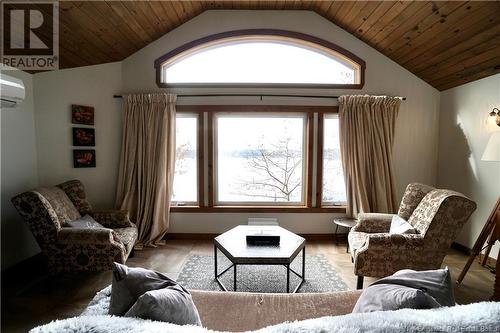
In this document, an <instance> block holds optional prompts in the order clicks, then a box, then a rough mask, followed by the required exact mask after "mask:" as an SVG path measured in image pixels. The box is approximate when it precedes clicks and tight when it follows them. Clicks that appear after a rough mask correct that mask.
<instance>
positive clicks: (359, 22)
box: [59, 0, 500, 90]
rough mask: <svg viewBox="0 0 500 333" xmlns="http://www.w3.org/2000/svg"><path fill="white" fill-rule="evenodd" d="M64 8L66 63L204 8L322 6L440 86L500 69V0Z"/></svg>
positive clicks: (118, 51)
mask: <svg viewBox="0 0 500 333" xmlns="http://www.w3.org/2000/svg"><path fill="white" fill-rule="evenodd" d="M60 9H61V10H60V14H59V16H60V64H61V67H62V68H69V67H78V66H85V65H91V64H99V63H105V62H111V61H118V60H122V59H124V58H126V57H127V56H129V55H131V54H132V53H134V52H136V51H137V50H139V49H141V48H142V47H144V46H146V45H147V44H148V43H151V42H152V41H154V40H156V39H157V38H159V37H161V36H162V35H164V34H165V33H167V32H169V31H171V30H172V29H174V28H176V27H177V26H179V25H181V24H183V23H185V22H186V21H188V20H190V19H191V18H193V17H195V16H197V15H198V14H200V13H202V12H203V11H205V10H209V9H260V10H262V9H275V10H276V9H278V10H280V9H287V10H312V11H315V12H316V13H318V14H319V15H321V16H323V17H325V18H326V19H328V20H330V21H331V22H333V23H335V24H337V25H338V26H340V27H342V28H344V29H345V30H347V31H348V32H350V33H352V34H353V35H355V36H356V37H358V38H359V39H361V40H362V41H364V42H366V43H367V44H369V45H371V46H372V47H374V48H376V49H377V50H379V51H380V52H381V53H383V54H385V55H386V56H388V57H389V58H391V59H392V60H394V61H395V62H397V63H399V64H400V65H402V66H403V67H405V68H406V69H408V70H409V71H411V72H412V73H414V74H415V75H417V76H419V77H420V78H422V79H423V80H425V81H427V82H428V83H430V84H431V85H432V86H434V87H436V88H437V89H439V90H445V89H448V88H452V87H455V86H458V85H461V84H463V83H466V82H469V81H474V80H477V79H480V78H483V77H486V76H489V75H493V74H495V73H499V72H500V2H499V1H461V2H457V1H415V2H412V1H238V0H236V1H148V2H146V1H91V2H90V1H89V2H87V1H78V2H77V1H64V2H61V3H60ZM256 28H258V27H256ZM365 60H369V59H365ZM368 64H369V62H368Z"/></svg>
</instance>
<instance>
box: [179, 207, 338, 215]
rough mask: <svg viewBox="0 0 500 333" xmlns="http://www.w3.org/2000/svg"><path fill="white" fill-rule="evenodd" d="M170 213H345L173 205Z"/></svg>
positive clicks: (315, 209)
mask: <svg viewBox="0 0 500 333" xmlns="http://www.w3.org/2000/svg"><path fill="white" fill-rule="evenodd" d="M170 212H172V213H338V214H345V212H346V208H345V207H344V206H335V207H304V206H215V207H197V206H174V207H170Z"/></svg>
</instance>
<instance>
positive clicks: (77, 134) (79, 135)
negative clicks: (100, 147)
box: [72, 127, 95, 146]
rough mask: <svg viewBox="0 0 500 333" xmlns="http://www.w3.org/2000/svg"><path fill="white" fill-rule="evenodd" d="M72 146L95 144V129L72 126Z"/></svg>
mask: <svg viewBox="0 0 500 333" xmlns="http://www.w3.org/2000/svg"><path fill="white" fill-rule="evenodd" d="M72 130H73V146H95V129H93V128H86V127H73V129H72Z"/></svg>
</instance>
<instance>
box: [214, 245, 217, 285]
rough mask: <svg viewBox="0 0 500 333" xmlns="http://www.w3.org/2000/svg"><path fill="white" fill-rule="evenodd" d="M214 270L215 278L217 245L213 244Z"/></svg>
mask: <svg viewBox="0 0 500 333" xmlns="http://www.w3.org/2000/svg"><path fill="white" fill-rule="evenodd" d="M214 270H215V279H217V278H218V276H217V246H216V245H215V244H214Z"/></svg>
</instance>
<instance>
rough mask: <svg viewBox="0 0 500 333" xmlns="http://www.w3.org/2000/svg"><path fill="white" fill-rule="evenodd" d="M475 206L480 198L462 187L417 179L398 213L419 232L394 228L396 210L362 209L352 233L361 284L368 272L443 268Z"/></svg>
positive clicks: (385, 273) (382, 273)
mask: <svg viewBox="0 0 500 333" xmlns="http://www.w3.org/2000/svg"><path fill="white" fill-rule="evenodd" d="M475 209H476V204H475V203H474V202H473V201H471V200H470V199H468V198H467V197H465V196H464V195H462V194H460V193H457V192H454V191H449V190H440V189H434V188H433V187H430V186H427V185H423V184H418V183H413V184H410V185H408V187H407V188H406V191H405V194H404V196H403V200H402V202H401V205H400V207H399V211H398V215H399V216H400V217H402V218H403V219H405V220H407V221H408V222H409V223H410V224H411V225H412V226H413V228H414V229H415V230H416V232H417V233H416V234H389V229H390V226H391V220H392V217H393V215H392V214H377V213H365V214H359V216H358V224H357V225H356V226H355V227H353V228H352V229H351V232H350V233H349V236H348V240H349V248H350V250H351V254H352V257H353V261H354V273H355V274H356V275H357V276H358V289H361V288H362V286H363V277H364V276H371V277H384V276H388V275H391V274H393V273H395V272H396V271H398V270H401V269H414V270H430V269H437V268H439V267H440V266H441V263H442V262H443V259H444V257H445V255H446V253H447V251H448V249H449V248H450V246H451V243H452V242H453V240H454V239H455V238H456V236H457V235H458V233H459V232H460V230H461V229H462V227H463V225H464V224H465V222H467V220H468V219H469V217H470V215H471V214H472V213H473V212H474V210H475Z"/></svg>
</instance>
